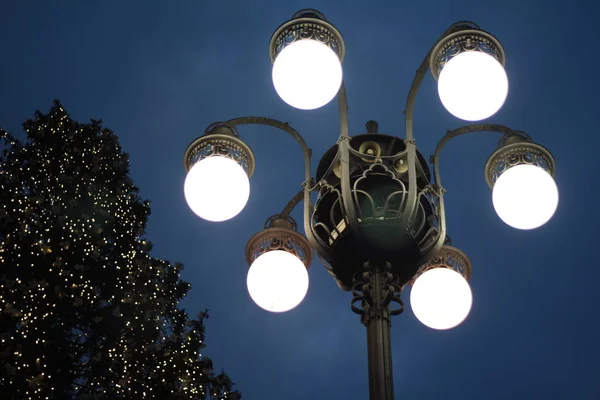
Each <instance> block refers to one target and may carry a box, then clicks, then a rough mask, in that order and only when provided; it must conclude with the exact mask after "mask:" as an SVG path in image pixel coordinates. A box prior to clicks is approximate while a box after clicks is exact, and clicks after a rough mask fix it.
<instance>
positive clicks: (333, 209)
mask: <svg viewBox="0 0 600 400" xmlns="http://www.w3.org/2000/svg"><path fill="white" fill-rule="evenodd" d="M369 130H373V129H369ZM349 140H350V147H349V153H350V158H349V173H350V193H349V197H348V198H347V199H343V196H342V191H341V179H340V174H339V173H336V171H337V170H338V169H339V168H338V167H337V166H338V165H339V154H338V147H337V146H333V147H332V148H330V149H329V150H328V151H327V152H326V153H325V155H324V156H323V158H322V159H321V162H320V163H319V168H318V169H317V175H316V179H317V181H318V182H319V183H318V187H319V193H318V196H317V199H316V202H315V205H314V207H313V208H312V213H311V215H310V226H309V230H310V233H311V235H312V237H313V238H314V240H315V241H316V242H317V243H318V244H319V248H320V249H321V250H317V251H318V252H320V253H319V255H320V256H321V257H322V258H323V259H324V260H326V261H327V265H328V266H329V267H328V268H327V269H328V272H329V273H330V274H331V275H332V276H333V277H334V278H335V280H336V282H337V284H338V286H339V287H340V288H341V289H342V290H346V291H349V290H351V289H352V287H353V285H354V277H355V274H357V273H362V272H363V270H364V265H365V262H374V263H376V264H381V263H384V262H389V263H390V265H391V271H392V273H393V274H395V276H397V278H398V280H399V282H400V284H401V285H402V284H404V283H406V282H407V281H409V280H410V279H411V278H412V276H413V275H414V274H415V273H416V272H417V270H418V268H419V266H420V265H421V264H422V263H423V262H424V261H423V260H425V259H429V253H430V252H431V251H433V250H432V249H434V248H435V246H436V245H438V242H439V241H440V240H443V239H440V236H441V231H440V229H439V226H440V222H439V220H440V214H439V207H438V205H439V197H440V194H439V193H437V192H436V191H435V190H434V189H433V187H432V185H431V184H430V174H429V169H428V166H427V163H426V161H425V159H424V158H423V156H422V155H421V154H420V153H418V152H417V164H418V166H417V179H416V186H417V188H418V189H417V198H416V202H415V204H414V205H412V206H411V207H410V209H409V207H408V193H409V184H408V175H407V169H406V168H404V163H403V162H400V160H402V161H403V160H404V159H405V156H406V145H405V143H404V141H402V140H399V139H398V138H396V137H394V136H390V135H385V134H381V133H374V132H372V133H367V134H362V135H357V136H353V137H352V138H351V139H349ZM344 202H348V204H351V205H352V207H353V208H354V209H355V212H356V217H357V221H356V226H350V224H349V220H348V217H347V213H346V211H345V205H344ZM406 214H409V215H410V218H409V219H408V224H407V225H403V224H401V222H400V221H401V219H402V218H403V217H404V216H405V215H406ZM439 246H441V242H440V243H439Z"/></svg>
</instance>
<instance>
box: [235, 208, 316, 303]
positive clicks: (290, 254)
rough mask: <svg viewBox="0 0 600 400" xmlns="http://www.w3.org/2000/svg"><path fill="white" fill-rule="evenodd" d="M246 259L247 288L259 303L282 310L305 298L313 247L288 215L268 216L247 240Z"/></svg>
mask: <svg viewBox="0 0 600 400" xmlns="http://www.w3.org/2000/svg"><path fill="white" fill-rule="evenodd" d="M246 261H247V262H248V265H250V270H249V271H248V278H247V285H248V292H249V293H250V297H252V299H253V300H254V302H255V303H256V304H257V305H259V306H260V307H262V308H264V309H265V310H267V311H272V312H283V311H288V310H290V309H292V308H294V307H296V306H297V305H298V304H299V303H300V302H301V301H302V299H304V296H305V295H306V292H307V290H308V273H307V269H308V267H309V265H310V263H311V261H312V248H311V247H310V243H309V242H308V240H307V239H306V238H305V237H304V236H302V235H301V234H300V233H298V232H297V225H296V221H294V219H293V218H291V217H290V216H287V215H280V214H277V215H274V216H272V217H270V218H269V219H267V221H266V222H265V229H264V230H262V231H260V232H258V233H257V234H255V235H254V236H252V238H250V240H249V241H248V244H247V245H246Z"/></svg>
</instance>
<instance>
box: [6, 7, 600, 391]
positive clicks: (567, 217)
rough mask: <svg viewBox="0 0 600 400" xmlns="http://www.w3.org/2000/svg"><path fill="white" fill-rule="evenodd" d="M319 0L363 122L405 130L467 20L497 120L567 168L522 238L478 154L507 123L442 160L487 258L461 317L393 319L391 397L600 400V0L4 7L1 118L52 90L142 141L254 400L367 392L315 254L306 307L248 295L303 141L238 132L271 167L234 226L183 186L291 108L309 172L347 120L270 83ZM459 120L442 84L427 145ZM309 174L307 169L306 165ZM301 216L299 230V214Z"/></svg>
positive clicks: (153, 231) (18, 116)
mask: <svg viewBox="0 0 600 400" xmlns="http://www.w3.org/2000/svg"><path fill="white" fill-rule="evenodd" d="M307 7H313V8H317V9H319V10H320V11H322V12H323V13H324V14H325V15H326V16H327V18H328V19H329V21H331V22H332V23H333V24H334V25H335V26H336V27H337V28H338V29H339V30H340V31H341V33H342V35H343V36H344V40H345V43H346V58H345V61H344V65H343V68H344V76H345V82H346V88H347V91H348V101H349V107H350V110H349V112H350V132H351V134H359V133H364V131H365V128H364V123H365V122H366V121H367V120H369V119H375V120H377V121H378V122H379V127H380V130H381V131H382V132H385V133H388V134H393V135H399V136H403V135H404V125H403V114H402V110H403V109H404V101H405V98H406V95H407V92H408V88H409V86H410V83H411V81H412V79H413V75H414V71H415V70H416V68H417V67H418V65H419V64H420V62H421V60H422V58H423V57H424V55H425V54H426V53H427V51H428V50H429V48H430V47H431V46H433V45H434V43H435V40H436V39H437V37H438V36H439V35H440V34H441V33H442V32H443V31H444V30H445V29H446V28H447V27H448V26H449V25H450V24H452V23H454V22H456V21H459V20H472V21H474V22H476V23H478V24H479V25H480V26H481V27H482V28H483V29H485V30H487V31H489V32H491V33H493V34H494V35H495V36H496V37H497V38H498V39H499V40H500V41H501V43H502V44H503V46H504V48H505V51H506V56H507V57H506V58H507V63H506V70H507V73H508V76H509V82H510V83H509V85H510V89H509V95H508V99H507V101H506V103H505V105H504V107H503V108H502V109H501V110H500V112H498V113H497V114H496V115H494V116H493V117H492V118H490V119H489V120H488V122H492V123H500V124H503V125H507V126H509V127H511V128H514V129H520V130H524V131H526V132H527V133H529V134H530V135H531V136H532V138H533V139H534V141H536V142H538V143H540V144H542V145H544V146H545V147H547V148H548V149H549V150H550V151H551V152H552V153H553V155H554V157H555V159H556V165H557V174H556V181H557V184H558V187H559V191H560V203H559V206H558V210H557V212H556V215H555V216H554V218H553V219H552V220H551V221H550V222H549V223H548V224H546V225H545V226H543V227H542V228H539V229H537V230H533V231H516V230H514V229H511V228H510V227H508V226H506V225H505V224H504V223H502V222H501V221H500V219H499V218H498V217H497V216H496V215H495V212H494V209H493V206H492V201H491V191H490V190H489V188H488V187H487V184H486V183H485V179H484V173H483V167H484V165H485V161H486V160H487V157H488V156H489V155H490V154H491V153H492V152H493V151H494V149H495V145H496V142H497V139H498V136H497V135H496V134H486V133H481V134H472V135H468V136H463V137H460V138H458V139H456V140H454V141H453V142H451V143H450V144H449V145H448V146H447V147H446V148H445V149H444V153H443V155H442V161H441V162H442V175H443V181H444V187H445V188H446V189H447V194H446V206H447V222H448V228H449V232H450V234H451V236H452V239H453V243H454V245H455V246H457V247H459V248H460V249H462V250H463V251H464V252H465V253H466V254H467V255H468V256H469V257H470V259H471V261H472V263H473V276H472V279H471V281H470V283H471V287H472V290H473V296H474V304H473V309H472V311H471V314H470V316H469V317H468V319H467V320H466V321H465V322H464V323H463V324H462V325H460V326H459V327H457V328H456V329H453V330H450V331H443V332H440V331H433V330H431V329H429V328H427V327H425V326H423V325H422V324H421V323H420V322H418V321H417V320H416V318H415V317H414V315H413V314H412V312H411V311H410V306H409V304H408V303H409V302H408V296H407V294H408V293H406V294H405V295H404V298H405V300H406V303H407V310H406V312H405V313H404V314H403V315H401V316H399V317H395V319H394V320H393V332H392V347H393V363H394V382H395V392H396V398H398V399H455V398H456V399H458V398H460V399H507V398H511V399H599V398H600V383H598V381H597V379H598V374H599V372H600V368H599V367H598V365H599V363H600V348H599V346H598V338H599V337H600V321H599V320H598V315H599V314H598V308H597V304H599V303H600V291H599V290H598V283H597V282H598V281H599V280H600V268H598V266H599V264H598V260H597V259H596V255H595V253H594V248H596V246H597V242H598V240H597V238H598V233H597V225H598V223H599V222H600V215H599V214H600V212H599V208H598V206H597V204H596V202H597V201H596V199H597V196H598V195H599V191H598V188H596V185H597V182H598V178H599V177H600V163H598V161H597V157H596V156H595V153H594V149H596V148H598V145H600V139H599V136H598V126H599V125H600V117H599V113H598V105H599V104H600V103H599V102H598V100H597V98H598V95H597V94H598V92H600V81H599V80H598V78H597V76H598V70H597V65H598V61H599V60H598V57H599V56H598V54H597V53H598V52H597V50H596V49H597V39H596V38H597V36H598V34H599V32H598V29H597V28H595V26H596V25H597V21H596V18H595V16H596V15H598V9H597V6H596V5H595V4H594V2H592V1H591V0H587V1H586V0H574V1H570V2H568V3H567V2H560V1H541V0H537V1H535V0H531V1H522V0H521V1H513V0H505V1H466V0H459V1H453V2H449V1H438V0H436V1H419V2H401V1H372V2H368V3H367V2H360V3H359V2H346V1H312V2H301V1H295V0H294V1H293V0H289V1H258V0H257V1H252V2H245V1H239V0H235V1H234V0H231V1H226V0H223V1H209V0H196V1H183V0H182V1H177V2H164V1H145V2H141V1H137V2H123V1H103V2H84V1H73V0H72V1H69V2H61V3H60V5H59V4H58V3H57V2H41V1H40V2H32V1H19V2H2V3H1V4H0V20H1V23H0V54H1V56H2V60H1V62H0V126H2V127H3V128H5V129H7V130H10V131H13V132H15V133H16V132H19V131H20V124H21V122H22V121H23V120H25V119H26V118H28V117H30V116H31V115H32V114H33V111H34V110H36V109H40V110H42V111H45V110H47V109H48V108H49V107H50V106H51V101H52V99H54V98H59V99H60V100H61V101H62V103H63V105H64V106H65V108H66V109H67V110H68V111H69V112H70V113H71V116H72V117H73V118H75V119H78V120H81V121H86V120H88V119H89V118H90V117H92V118H101V119H103V121H104V123H105V125H106V126H108V127H109V128H111V129H113V130H114V131H115V133H116V134H117V135H118V136H119V137H120V140H121V143H122V145H123V148H124V150H125V151H127V152H128V153H130V155H131V174H132V176H133V179H134V181H135V182H136V184H137V186H138V187H140V189H141V193H142V196H143V197H145V198H147V199H149V200H151V201H152V216H151V218H150V222H149V226H148V235H147V236H148V238H149V239H150V240H151V241H153V242H154V244H155V250H154V255H155V256H157V257H163V258H167V259H169V260H172V261H181V262H183V263H184V264H185V267H186V269H185V271H184V278H185V279H186V280H188V281H190V282H191V283H192V286H193V289H192V290H191V292H190V294H189V296H188V298H187V299H186V300H185V303H184V305H185V307H186V308H187V309H188V311H189V312H190V313H191V314H195V313H197V312H198V311H200V310H203V309H204V308H209V309H210V310H211V317H210V320H208V338H207V343H208V348H207V351H206V354H207V355H209V356H211V357H212V358H213V359H214V361H215V364H216V366H217V367H218V368H221V367H222V368H225V369H226V371H227V372H228V373H229V374H230V375H231V376H232V378H233V379H234V380H235V381H236V383H237V387H238V389H239V390H241V391H242V392H243V394H244V398H246V399H248V400H259V399H261V400H262V399H286V400H306V399H312V400H321V399H338V398H339V399H366V398H367V397H368V381H367V353H366V334H365V329H364V327H363V326H362V325H361V324H360V322H359V317H358V316H357V315H355V314H353V313H352V312H351V311H350V307H349V303H350V295H349V294H348V293H345V292H342V291H340V290H339V289H338V288H337V286H336V285H335V283H334V281H333V280H332V279H331V277H330V276H329V275H328V274H327V273H326V271H325V269H324V268H323V267H322V266H321V265H319V263H318V261H315V262H314V263H313V265H312V266H311V269H310V271H309V273H310V287H309V290H308V294H307V296H306V298H305V300H304V301H303V302H302V303H301V304H300V306H298V307H297V308H296V309H294V310H292V311H290V312H288V313H284V314H271V313H267V312H266V311H263V310H262V309H260V308H259V307H258V306H256V305H255V304H254V303H253V302H252V300H251V299H250V297H249V295H248V293H247V290H246V272H247V265H246V262H245V260H244V248H245V245H246V241H247V240H248V239H249V238H250V237H251V236H252V235H253V234H254V233H255V232H257V231H258V230H260V229H261V228H262V226H263V223H264V220H265V219H266V218H267V217H268V216H270V215H272V214H275V213H277V212H279V211H280V210H281V209H282V207H283V206H284V205H285V204H286V202H287V201H288V200H289V199H290V198H291V197H292V196H293V195H294V194H295V193H296V192H297V191H298V190H299V189H300V184H301V182H302V180H303V169H302V168H303V165H302V153H301V151H300V149H299V147H298V146H297V145H296V143H295V142H294V140H293V139H292V138H290V137H288V136H287V135H285V134H282V133H280V132H278V131H276V130H273V129H271V128H261V127H243V128H242V129H241V130H240V131H241V136H242V139H243V140H245V141H246V143H248V144H249V145H250V147H251V148H252V150H253V151H254V154H255V156H256V159H257V169H256V173H255V175H254V177H253V178H252V180H251V194H250V200H249V202H248V204H247V206H246V208H245V210H244V211H243V212H242V213H241V214H240V215H238V216H237V217H236V218H235V219H233V220H231V221H228V222H224V223H218V224H215V223H209V222H205V221H202V220H200V219H199V218H197V217H195V216H194V215H193V213H192V212H191V211H190V210H189V209H188V207H187V205H186V203H185V199H184V196H183V182H184V178H185V171H184V168H183V152H184V151H185V149H186V147H187V145H188V144H189V143H190V142H191V141H192V140H193V139H194V138H196V137H197V136H200V135H201V134H202V132H203V131H204V129H205V127H206V126H208V125H209V124H211V123H212V122H215V121H221V120H227V119H230V118H234V117H240V116H247V115H257V116H266V117H271V118H276V119H279V120H281V121H286V122H289V123H290V124H291V125H292V126H293V127H295V128H296V129H297V130H298V131H299V132H300V133H301V134H302V135H303V136H304V138H305V139H306V141H307V143H308V145H309V146H310V147H311V148H312V149H313V154H314V156H313V168H316V165H317V163H318V161H319V159H320V156H321V155H322V154H323V153H324V152H325V150H326V149H328V148H329V147H330V146H332V145H333V144H334V143H335V142H336V140H337V137H338V134H339V121H338V114H337V104H336V103H335V102H332V103H330V104H329V105H327V106H325V107H323V108H322V109H319V110H315V111H300V110H295V109H292V108H291V107H289V106H287V105H286V104H284V103H283V102H282V101H281V100H280V99H279V98H278V96H277V94H276V92H275V90H274V89H273V86H272V83H271V64H270V60H269V53H268V43H269V39H270V36H271V34H272V33H273V31H274V30H275V29H276V28H277V27H278V26H279V25H280V24H281V23H283V22H284V21H286V20H287V19H289V18H290V17H291V16H292V15H293V14H294V12H296V11H297V10H299V9H302V8H307ZM463 125H465V123H463V122H461V121H460V120H458V119H456V118H454V117H452V116H451V115H450V114H448V113H447V112H446V111H445V109H444V108H443V106H442V105H441V103H440V101H439V99H438V96H437V90H436V85H435V82H434V81H433V79H432V78H431V76H427V78H426V79H425V82H424V84H423V86H422V88H421V91H420V93H419V97H418V100H417V105H416V113H415V137H416V140H417V146H418V148H419V150H420V151H421V152H422V153H423V154H424V155H425V156H428V155H430V154H431V153H432V152H433V149H434V147H435V144H436V142H437V141H438V140H439V139H440V138H441V137H442V135H443V134H444V133H445V131H446V130H448V129H454V128H457V127H460V126H463ZM313 171H314V169H313ZM293 215H294V217H295V218H296V220H297V221H299V222H301V220H302V216H301V213H300V208H298V209H297V210H296V211H295V212H294V214H293Z"/></svg>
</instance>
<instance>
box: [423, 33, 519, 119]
mask: <svg viewBox="0 0 600 400" xmlns="http://www.w3.org/2000/svg"><path fill="white" fill-rule="evenodd" d="M505 60H506V57H505V55H504V49H503V48H502V45H501V44H500V42H499V41H498V40H497V39H496V38H495V37H494V36H492V35H491V34H490V33H488V32H485V31H482V30H481V29H479V28H478V27H477V26H476V25H474V24H471V25H469V24H468V23H467V24H465V25H464V26H461V29H459V30H457V31H455V32H453V33H450V34H449V35H447V36H446V37H444V38H442V39H441V40H440V41H439V42H438V43H437V44H436V46H435V47H434V48H433V50H432V51H431V55H430V59H429V66H430V70H431V74H432V75H433V78H434V79H435V80H437V81H438V93H439V96H440V100H441V101H442V103H443V104H444V107H446V109H447V110H448V111H449V112H450V113H451V114H452V115H454V116H455V117H458V118H460V119H463V120H467V121H479V120H482V119H485V118H488V117H490V116H492V115H493V114H495V113H496V112H497V111H498V110H499V109H500V108H501V107H502V105H503V104H504V101H505V100H506V96H507V94H508V78H507V76H506V72H505V71H504V64H505Z"/></svg>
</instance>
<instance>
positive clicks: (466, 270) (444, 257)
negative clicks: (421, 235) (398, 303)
mask: <svg viewBox="0 0 600 400" xmlns="http://www.w3.org/2000/svg"><path fill="white" fill-rule="evenodd" d="M433 268H449V269H452V270H454V271H456V272H458V273H459V274H461V275H462V276H463V277H464V278H465V279H466V280H469V279H470V278H471V270H472V269H471V261H470V260H469V257H467V255H466V254H465V253H463V252H462V251H461V250H459V249H457V248H456V247H453V246H450V245H449V244H444V245H443V246H442V248H441V249H440V252H439V253H438V255H437V256H436V257H434V258H432V259H431V260H429V262H427V263H426V264H425V265H423V266H422V267H421V268H420V269H419V272H418V273H417V274H416V275H415V277H414V279H413V280H412V281H411V285H412V283H414V282H415V281H416V280H417V278H418V277H419V276H420V275H422V274H423V273H424V272H426V271H429V270H430V269H433Z"/></svg>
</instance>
